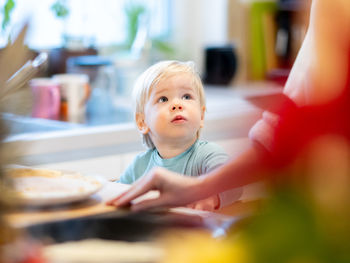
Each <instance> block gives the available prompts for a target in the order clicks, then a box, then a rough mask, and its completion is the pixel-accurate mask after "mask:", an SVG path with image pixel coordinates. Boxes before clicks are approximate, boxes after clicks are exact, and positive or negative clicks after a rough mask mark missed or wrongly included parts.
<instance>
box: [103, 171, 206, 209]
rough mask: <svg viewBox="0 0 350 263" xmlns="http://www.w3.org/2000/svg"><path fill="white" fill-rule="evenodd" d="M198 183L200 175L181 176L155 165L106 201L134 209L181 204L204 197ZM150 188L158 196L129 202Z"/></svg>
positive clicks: (108, 203)
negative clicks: (128, 187) (195, 176)
mask: <svg viewBox="0 0 350 263" xmlns="http://www.w3.org/2000/svg"><path fill="white" fill-rule="evenodd" d="M200 184H201V179H200V177H197V178H191V177H188V176H182V175H179V174H176V173H174V172H170V171H168V170H166V169H164V168H160V167H157V168H154V169H152V170H151V171H150V172H149V173H148V174H147V175H145V176H143V177H141V178H140V179H139V180H137V181H136V182H135V183H134V184H133V185H132V186H131V188H130V189H129V190H127V191H126V192H124V193H122V194H121V195H119V196H117V197H116V198H114V199H112V200H110V201H108V202H107V205H112V206H116V207H121V206H126V205H129V204H131V209H132V210H134V211H139V210H145V209H151V208H155V207H164V208H165V207H176V206H183V205H187V204H189V203H192V202H194V201H196V200H200V199H203V198H204V197H206V196H205V195H203V191H201V189H200ZM150 190H158V191H159V197H157V198H155V199H148V200H144V201H141V202H138V203H135V204H133V203H131V201H132V200H134V199H135V198H137V197H139V196H141V195H143V194H145V193H147V192H148V191H150Z"/></svg>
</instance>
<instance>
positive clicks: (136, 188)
mask: <svg viewBox="0 0 350 263" xmlns="http://www.w3.org/2000/svg"><path fill="white" fill-rule="evenodd" d="M154 177H155V176H154V175H153V174H149V175H146V176H144V177H141V178H140V180H138V181H136V182H135V183H134V184H133V185H132V186H131V187H130V189H129V190H127V191H125V192H124V193H122V194H121V195H119V196H117V197H116V198H114V199H112V200H110V201H108V202H107V204H109V205H113V206H116V207H120V206H125V205H128V204H129V203H130V202H131V201H132V200H134V199H135V198H137V197H139V196H141V195H143V194H145V193H147V192H148V191H150V190H153V189H154V183H153V180H155V178H154Z"/></svg>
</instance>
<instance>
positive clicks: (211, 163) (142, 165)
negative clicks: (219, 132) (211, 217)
mask: <svg viewBox="0 0 350 263" xmlns="http://www.w3.org/2000/svg"><path fill="white" fill-rule="evenodd" d="M227 160H228V155H227V154H226V152H225V151H224V149H223V148H222V147H221V146H219V145H217V144H215V143H212V142H206V141H199V140H197V141H196V142H195V143H194V144H193V145H192V146H191V147H190V148H188V149H187V150H186V151H185V152H183V153H181V154H179V155H177V156H175V157H173V158H170V159H163V158H162V157H160V156H159V154H158V151H157V149H155V148H154V149H150V150H148V151H146V152H144V153H141V154H139V155H137V156H136V157H135V159H134V161H133V162H132V163H131V164H130V165H129V167H128V168H127V169H126V170H125V172H124V173H123V174H122V175H121V177H120V181H119V182H121V183H124V184H132V183H133V182H135V181H136V180H137V179H139V178H140V177H141V176H143V175H145V174H147V173H148V172H149V171H150V170H151V169H152V168H153V167H156V166H160V167H164V168H166V169H168V170H170V171H173V172H176V173H179V174H184V175H188V176H199V175H201V174H206V173H208V172H210V171H212V170H214V169H215V168H217V167H219V166H220V165H222V164H223V163H225V162H226V161H227Z"/></svg>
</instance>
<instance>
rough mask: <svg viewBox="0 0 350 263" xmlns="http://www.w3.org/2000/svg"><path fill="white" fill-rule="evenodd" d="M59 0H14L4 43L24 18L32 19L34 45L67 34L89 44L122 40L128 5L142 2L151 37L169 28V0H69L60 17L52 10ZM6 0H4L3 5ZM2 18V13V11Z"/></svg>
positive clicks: (55, 43)
mask: <svg viewBox="0 0 350 263" xmlns="http://www.w3.org/2000/svg"><path fill="white" fill-rule="evenodd" d="M56 1H57V0H14V2H15V7H14V9H13V12H12V13H11V19H10V23H9V26H8V27H7V29H6V31H5V32H2V34H1V35H0V46H5V45H6V43H7V41H8V36H9V34H10V35H11V36H12V38H13V37H14V36H15V35H16V33H17V32H18V31H19V29H20V28H21V26H22V24H23V23H24V22H25V21H29V22H30V28H29V32H28V34H27V40H26V41H27V44H28V46H29V47H30V48H32V49H46V48H53V47H60V46H62V45H63V38H62V36H63V35H64V34H66V35H68V36H70V37H74V38H80V39H81V40H82V41H84V43H85V44H86V45H88V46H95V47H100V46H107V45H113V44H120V43H123V42H124V41H125V39H126V36H127V26H126V15H125V6H126V5H128V4H136V5H142V6H144V7H146V10H147V12H148V13H149V15H148V18H149V21H148V22H149V34H150V37H162V36H166V35H168V34H169V31H170V1H169V0H166V1H164V0H138V1H130V0H118V1H115V0H98V1H96V0H66V1H63V2H64V3H66V5H67V7H68V9H69V15H68V16H67V17H66V18H65V19H59V18H57V17H56V16H55V14H54V12H53V11H52V10H51V6H52V5H53V4H54V3H55V2H56ZM5 2H6V1H5V0H1V1H0V4H1V6H4V4H5ZM0 18H1V21H2V19H3V13H1V15H0Z"/></svg>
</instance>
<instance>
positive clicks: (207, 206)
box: [187, 195, 220, 211]
mask: <svg viewBox="0 0 350 263" xmlns="http://www.w3.org/2000/svg"><path fill="white" fill-rule="evenodd" d="M187 207H189V208H192V209H197V210H206V211H214V210H216V209H218V208H219V207H220V199H219V196H218V195H213V196H211V197H208V198H207V199H203V200H200V201H197V202H194V203H192V204H189V205H187Z"/></svg>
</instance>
